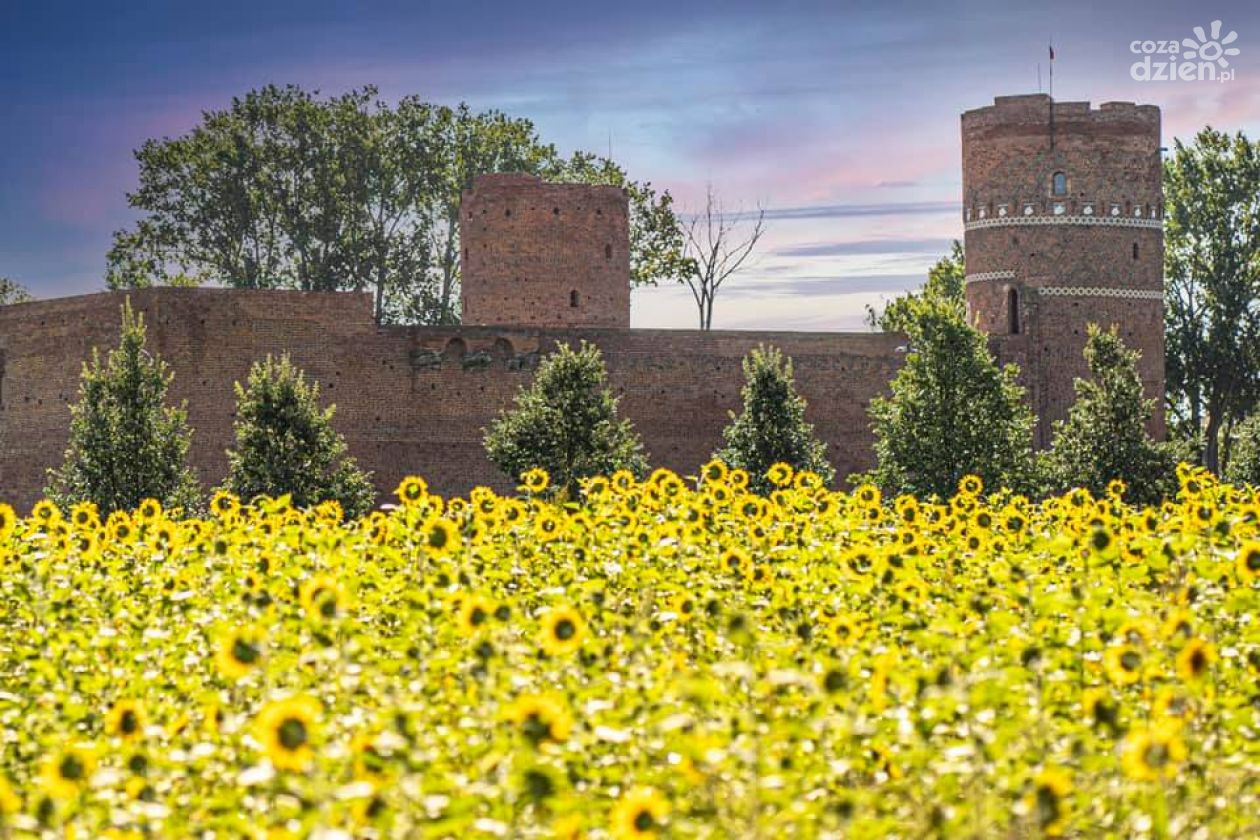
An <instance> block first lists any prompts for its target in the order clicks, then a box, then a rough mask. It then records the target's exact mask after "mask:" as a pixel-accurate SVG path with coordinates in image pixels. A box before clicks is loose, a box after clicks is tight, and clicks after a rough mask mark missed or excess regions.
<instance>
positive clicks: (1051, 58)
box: [1050, 44, 1054, 61]
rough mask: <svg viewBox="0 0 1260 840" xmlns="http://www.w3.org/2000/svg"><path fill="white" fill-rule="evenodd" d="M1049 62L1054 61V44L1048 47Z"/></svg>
mask: <svg viewBox="0 0 1260 840" xmlns="http://www.w3.org/2000/svg"><path fill="white" fill-rule="evenodd" d="M1050 60H1051V61H1054V44H1051V45H1050Z"/></svg>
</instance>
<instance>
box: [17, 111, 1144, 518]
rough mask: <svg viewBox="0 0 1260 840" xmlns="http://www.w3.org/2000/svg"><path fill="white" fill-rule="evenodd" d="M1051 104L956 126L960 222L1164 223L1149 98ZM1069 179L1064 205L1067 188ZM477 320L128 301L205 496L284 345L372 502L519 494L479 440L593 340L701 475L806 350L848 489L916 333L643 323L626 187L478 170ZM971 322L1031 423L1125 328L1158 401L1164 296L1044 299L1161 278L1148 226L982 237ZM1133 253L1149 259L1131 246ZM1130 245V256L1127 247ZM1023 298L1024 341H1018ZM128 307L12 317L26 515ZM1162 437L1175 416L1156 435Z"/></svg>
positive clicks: (356, 309) (627, 395)
mask: <svg viewBox="0 0 1260 840" xmlns="http://www.w3.org/2000/svg"><path fill="white" fill-rule="evenodd" d="M1049 106H1050V102H1049V98H1048V97H1044V96H1026V97H1004V98H999V99H998V100H996V104H995V105H993V106H989V107H987V108H981V109H978V110H975V111H969V112H967V113H966V114H964V115H963V118H962V125H963V186H964V211H963V212H964V219H967V218H968V213H969V214H970V219H972V220H973V221H974V220H979V219H980V218H981V216H982V214H981V210H982V209H983V211H984V212H983V218H984V219H994V218H995V217H997V213H998V208H999V207H1000V206H1001V205H1002V204H1005V205H1007V211H1008V213H1011V212H1012V210H1013V208H1018V211H1017V212H1018V213H1019V214H1022V213H1023V207H1024V205H1026V204H1032V205H1035V207H1036V210H1035V212H1036V213H1037V214H1042V215H1045V216H1051V215H1053V212H1054V207H1053V205H1054V204H1055V203H1056V202H1059V201H1066V202H1072V206H1071V207H1070V208H1066V207H1065V210H1064V212H1065V214H1070V215H1079V214H1081V213H1083V212H1084V207H1085V205H1086V204H1092V205H1095V207H1096V208H1105V211H1099V212H1105V213H1106V214H1109V213H1110V205H1111V204H1112V203H1117V204H1119V205H1120V206H1121V212H1122V213H1123V214H1126V218H1132V215H1131V214H1132V213H1133V208H1134V207H1135V206H1138V205H1140V206H1141V207H1142V208H1143V213H1144V214H1145V213H1147V209H1146V208H1154V210H1155V212H1156V214H1157V216H1159V215H1162V207H1161V205H1160V201H1161V197H1160V183H1159V153H1158V146H1159V112H1158V110H1157V109H1155V108H1152V107H1149V106H1141V107H1136V106H1132V105H1126V104H1115V103H1109V104H1106V105H1103V106H1102V107H1101V108H1100V109H1098V110H1090V108H1089V106H1088V105H1087V104H1085V103H1056V104H1055V108H1054V111H1055V126H1054V143H1053V144H1051V142H1050V128H1049V117H1050V113H1049V111H1050V107H1049ZM1060 171H1062V172H1064V173H1065V174H1066V177H1067V186H1068V195H1067V196H1063V197H1060V196H1055V195H1053V176H1054V173H1055V172H1060ZM460 218H461V225H462V235H463V236H462V238H463V243H462V247H463V249H464V250H463V253H462V254H461V260H462V271H463V275H462V276H463V293H462V295H463V297H462V303H463V307H464V323H463V324H462V325H460V326H452V327H382V326H378V325H376V324H375V323H374V322H373V319H372V305H371V298H370V296H369V295H360V294H349V293H309V292H292V291H251V290H227V289H209V288H206V289H173V288H165V289H147V290H141V291H133V292H131V293H129V296H130V298H131V301H132V304H133V306H134V307H135V308H136V309H137V310H139V311H141V312H143V313H144V315H145V319H146V323H147V325H148V328H149V349H150V350H151V351H153V352H155V353H158V354H160V355H161V356H162V357H163V358H164V359H165V360H166V361H167V362H168V363H169V364H170V365H171V368H172V369H173V371H174V373H175V378H174V381H173V383H172V386H171V396H172V398H173V400H174V401H175V402H177V403H178V402H186V404H187V407H188V412H189V421H190V423H191V425H192V427H193V428H194V430H195V432H194V437H193V445H192V453H191V458H192V462H193V465H194V467H195V468H196V469H197V471H198V473H199V476H200V478H201V480H202V482H203V484H204V485H205V486H207V487H209V486H212V485H214V484H216V483H218V482H219V481H220V480H221V479H222V478H223V475H224V473H225V471H226V468H227V458H226V455H225V450H226V449H227V448H228V447H229V446H230V445H231V437H232V419H233V412H234V407H235V400H234V397H233V390H232V386H233V384H234V383H235V382H237V381H241V380H244V379H245V377H246V375H247V373H248V371H249V367H250V364H251V363H252V362H253V361H255V360H257V359H262V358H264V357H265V356H266V355H268V354H279V353H282V352H288V353H290V354H291V355H292V356H293V359H294V361H295V362H296V363H297V364H298V365H299V366H301V367H302V368H304V369H305V370H306V371H307V374H308V376H309V377H310V378H312V379H314V380H316V381H318V382H319V383H320V386H321V388H322V399H323V400H324V402H332V403H335V404H336V405H337V412H336V416H335V417H334V421H333V422H334V425H335V426H336V428H337V429H338V430H339V431H340V432H342V433H343V434H344V435H345V436H346V439H347V441H348V443H349V445H350V452H351V454H352V455H353V456H354V457H355V458H357V459H358V461H359V463H360V464H361V465H362V466H363V467H365V468H366V469H369V470H371V471H372V472H373V473H374V480H375V482H376V486H377V488H378V490H379V491H380V492H381V494H382V499H384V498H385V497H386V494H388V493H390V492H391V491H392V490H393V488H394V487H395V486H396V485H397V483H398V480H399V479H400V478H402V477H403V476H404V475H407V474H411V473H416V474H420V475H423V476H425V477H426V478H427V479H428V480H429V481H430V483H431V485H432V486H433V487H434V488H435V489H437V490H439V491H441V492H444V493H464V492H467V491H468V490H469V489H470V488H472V487H474V486H476V485H478V484H486V485H490V486H493V487H496V488H497V489H499V490H510V489H511V488H512V486H513V484H514V482H512V481H510V480H508V479H507V478H506V477H505V476H502V475H500V474H499V473H498V472H497V471H496V470H495V469H494V467H493V466H492V465H491V464H490V462H489V461H488V460H487V459H486V457H485V454H484V451H483V449H482V436H483V429H484V428H485V427H486V426H488V425H489V424H490V422H491V421H492V420H493V419H494V418H495V417H496V416H497V414H498V412H499V411H500V410H501V409H503V408H507V407H509V406H510V405H511V403H512V398H513V397H514V396H515V394H516V393H517V392H518V390H519V389H520V388H521V387H522V386H525V385H528V384H529V382H530V379H531V376H532V372H533V370H534V369H535V368H536V367H537V364H538V361H539V359H540V358H541V357H542V356H544V355H545V354H547V353H548V352H550V351H551V350H552V349H553V348H554V347H555V346H556V345H558V344H560V343H576V342H578V341H581V340H583V339H585V340H588V341H591V342H593V343H595V344H597V345H598V346H599V347H600V348H601V349H602V350H603V353H604V357H605V361H606V363H607V365H608V369H609V378H610V383H611V386H612V388H613V389H614V391H615V392H616V393H617V394H619V395H620V396H621V398H622V400H621V410H622V412H623V414H624V416H626V417H628V418H629V419H631V420H632V421H633V422H634V423H635V425H636V427H637V428H638V429H639V431H640V433H641V434H642V436H643V439H644V442H645V444H646V448H647V450H648V452H649V454H650V456H651V461H652V463H653V464H654V465H657V466H665V467H670V468H672V469H675V470H677V471H679V472H682V473H689V472H694V470H695V469H696V468H697V467H698V466H699V465H700V464H702V463H703V462H704V461H705V460H707V459H708V458H709V456H710V455H711V453H712V452H713V450H714V449H716V448H717V447H718V446H719V445H720V444H721V430H722V428H723V427H724V426H725V425H726V424H727V423H728V422H729V415H728V412H729V411H731V410H737V409H738V408H739V405H740V389H741V387H742V385H743V374H742V370H741V366H740V362H741V359H742V358H743V357H744V355H745V354H746V353H747V352H748V351H749V350H751V349H752V348H753V347H756V346H757V345H758V344H761V343H767V344H774V345H777V346H778V347H780V348H782V350H783V351H784V352H785V353H786V354H787V355H789V356H790V357H792V359H793V361H794V363H795V369H796V379H797V385H798V388H799V390H800V391H801V393H802V394H803V395H804V396H805V397H806V399H807V400H808V402H809V408H808V410H807V413H806V414H807V418H808V419H809V420H810V421H811V422H812V423H814V424H815V427H816V429H817V431H818V433H819V435H820V437H822V439H823V440H825V441H826V442H827V445H828V448H827V454H828V457H829V458H830V460H831V461H832V463H833V464H834V465H835V467H836V469H837V472H838V474H839V475H840V476H845V475H848V474H850V473H853V472H857V471H861V470H864V469H867V468H869V467H870V466H872V464H873V452H872V443H873V436H872V434H871V431H870V421H869V418H868V416H867V407H868V406H869V404H870V401H871V399H872V398H874V397H875V396H876V395H878V394H880V393H884V392H886V391H887V388H888V382H889V380H890V379H891V378H892V376H893V375H894V374H895V373H896V371H897V369H898V368H899V366H900V364H901V361H902V359H903V358H904V355H903V354H904V351H905V347H904V345H905V338H904V337H903V336H899V335H885V334H877V333H848V334H845V333H796V332H743V331H740V332H730V331H721V330H715V331H712V332H699V331H692V330H631V329H630V328H629V325H630V276H629V232H628V208H627V199H626V195H625V193H624V192H623V191H622V190H620V189H616V188H612V187H591V186H581V185H557V184H548V183H544V182H542V181H540V180H539V179H537V178H533V177H531V176H526V175H494V176H485V177H481V178H478V179H477V180H476V182H475V183H474V185H473V189H471V190H470V191H468V192H466V193H465V194H464V199H463V205H462V207H461V211H460ZM966 245H967V269H968V273H969V274H973V275H974V274H981V273H990V272H1000V273H1001V274H1000V277H999V278H998V279H985V280H982V281H979V282H974V283H969V284H968V287H967V300H968V306H969V309H970V311H971V315H972V317H973V319H974V320H975V321H976V323H978V324H979V325H980V326H982V327H983V328H985V329H986V330H988V331H989V332H990V333H991V343H992V346H993V348H994V350H995V353H996V354H997V356H998V358H999V360H1000V361H1004V362H1005V361H1013V362H1017V363H1019V364H1020V365H1021V367H1022V369H1023V376H1024V381H1025V384H1026V385H1027V386H1028V388H1029V396H1030V400H1031V403H1032V405H1033V407H1034V409H1035V410H1036V411H1037V413H1038V415H1039V416H1040V417H1041V418H1042V423H1041V425H1040V426H1039V429H1038V435H1039V442H1040V444H1041V445H1045V443H1046V441H1047V437H1048V424H1047V422H1046V421H1047V420H1051V419H1057V418H1060V417H1062V416H1064V415H1065V413H1066V410H1067V407H1068V406H1069V405H1070V404H1071V402H1072V400H1073V391H1072V382H1073V378H1074V377H1076V376H1078V375H1080V374H1082V373H1083V372H1084V364H1083V362H1082V360H1081V355H1080V354H1081V348H1082V346H1083V344H1084V335H1085V330H1086V324H1087V323H1089V322H1091V321H1093V322H1099V323H1104V324H1110V323H1116V324H1119V325H1120V326H1121V328H1122V331H1123V334H1124V337H1125V339H1126V340H1127V341H1128V342H1129V343H1130V344H1131V345H1132V346H1134V347H1137V348H1139V349H1140V350H1141V351H1142V354H1143V357H1142V375H1143V378H1144V381H1145V383H1146V387H1147V393H1148V394H1149V395H1150V396H1152V397H1156V398H1159V399H1162V397H1163V385H1164V379H1163V375H1164V374H1163V310H1162V303H1161V302H1160V301H1159V300H1147V299H1127V298H1117V297H1083V296H1060V295H1048V294H1041V293H1039V292H1038V290H1039V289H1043V288H1061V287H1090V288H1095V289H1098V288H1102V289H1108V290H1115V289H1123V290H1136V291H1145V292H1148V293H1149V292H1152V291H1157V290H1159V289H1160V288H1161V282H1162V280H1161V278H1162V260H1163V254H1162V251H1163V241H1162V235H1161V233H1160V231H1159V230H1158V229H1151V228H1149V227H1134V226H1128V227H1121V226H1116V225H1112V226H1104V225H1097V224H1089V225H1085V224H1066V225H1065V224H1038V225H1020V226H1014V225H999V226H987V227H976V226H974V225H972V226H970V227H969V228H968V230H967V233H966ZM1135 248H1136V250H1135ZM1135 254H1136V256H1135ZM1012 292H1013V293H1014V295H1015V299H1014V308H1015V310H1016V311H1017V313H1018V321H1019V330H1018V332H1017V333H1014V334H1012V333H1011V331H1010V329H1009V327H1010V326H1011V323H1010V316H1011V308H1012V306H1011V304H1012V298H1011V294H1012ZM124 298H125V295H124V294H122V293H108V292H107V293H102V294H96V295H86V296H82V297H72V298H63V299H59V300H48V301H37V302H33V303H23V304H16V305H12V306H7V307H0V499H4V500H6V501H9V502H10V503H13V504H16V505H21V506H29V505H30V504H32V503H33V502H34V501H35V500H36V499H37V498H38V496H39V494H40V491H41V489H42V487H43V485H44V483H45V471H46V469H47V468H48V467H51V466H56V465H58V464H59V463H60V462H61V460H62V455H63V452H64V449H65V444H66V437H67V433H68V427H69V421H70V412H69V405H70V404H71V403H72V402H74V401H75V400H76V399H77V396H78V377H79V372H80V370H81V368H82V365H83V362H84V361H85V360H86V359H87V358H89V357H90V355H91V353H92V350H93V348H100V350H101V351H102V352H107V351H108V350H109V349H110V348H111V347H113V346H116V344H117V339H118V326H119V320H120V318H119V308H120V307H121V305H122V303H123V301H124ZM1153 425H1154V427H1155V430H1156V431H1157V432H1161V431H1162V417H1159V418H1157V419H1156V421H1155V423H1154V424H1153Z"/></svg>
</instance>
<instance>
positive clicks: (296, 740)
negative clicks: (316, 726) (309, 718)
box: [276, 718, 306, 751]
mask: <svg viewBox="0 0 1260 840" xmlns="http://www.w3.org/2000/svg"><path fill="white" fill-rule="evenodd" d="M276 736H277V738H278V740H279V741H280V746H282V747H284V748H285V749H286V750H290V751H292V750H299V749H301V748H302V747H303V746H305V745H306V724H305V723H303V722H302V721H300V720H298V719H297V718H285V719H284V722H283V723H281V724H280V728H279V729H277V730H276Z"/></svg>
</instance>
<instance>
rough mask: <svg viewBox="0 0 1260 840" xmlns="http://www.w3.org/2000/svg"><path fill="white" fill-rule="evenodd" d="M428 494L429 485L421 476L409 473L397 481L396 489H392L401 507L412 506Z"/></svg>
mask: <svg viewBox="0 0 1260 840" xmlns="http://www.w3.org/2000/svg"><path fill="white" fill-rule="evenodd" d="M428 494H429V485H428V484H426V483H425V480H424V479H423V478H420V477H419V476H415V475H409V476H407V477H406V478H404V479H403V480H402V481H400V482H398V489H397V490H395V491H394V495H396V496H398V501H399V502H401V503H402V505H403V507H412V506H413V505H416V504H418V503H420V502H421V501H423V499H424V497H425V496H427V495H428Z"/></svg>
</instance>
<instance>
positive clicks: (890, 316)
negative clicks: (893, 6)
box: [866, 239, 967, 332]
mask: <svg viewBox="0 0 1260 840" xmlns="http://www.w3.org/2000/svg"><path fill="white" fill-rule="evenodd" d="M966 286H967V269H966V259H965V257H964V255H963V246H962V243H961V242H959V241H958V240H957V239H955V240H954V243H953V245H951V246H950V251H949V253H948V254H946V255H945V256H943V257H941V258H940V259H939V260H937V261H936V264H935V265H934V266H932V267H931V268H930V269H928V279H927V283H925V284H924V285H923V288H922V289H921V290H919V291H917V292H910V293H908V294H905V295H901V296H900V297H897V298H894V299H893V300H891V301H889V302H888V304H887V305H886V306H885V307H884V308H883V310H882V311H876V310H875V308H874V307H872V306H869V305H868V306H867V307H866V323H867V324H868V325H869V326H870V327H871V329H878V330H881V331H883V332H904V331H905V329H906V325H907V323H908V322H909V319H910V318H912V317H914V312H915V308H914V306H913V305H912V303H911V302H912V301H915V300H927V301H932V302H935V303H939V304H944V305H960V306H962V305H965V296H964V290H965V289H966Z"/></svg>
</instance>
